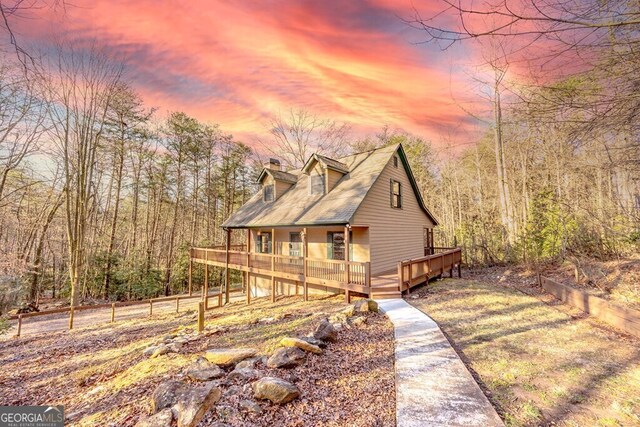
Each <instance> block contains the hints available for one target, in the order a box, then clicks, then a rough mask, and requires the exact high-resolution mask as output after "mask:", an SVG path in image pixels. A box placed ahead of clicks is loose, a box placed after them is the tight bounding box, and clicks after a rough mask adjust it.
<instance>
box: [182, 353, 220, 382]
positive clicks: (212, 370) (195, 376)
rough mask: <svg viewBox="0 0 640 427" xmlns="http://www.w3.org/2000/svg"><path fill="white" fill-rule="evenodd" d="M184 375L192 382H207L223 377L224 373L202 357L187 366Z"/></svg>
mask: <svg viewBox="0 0 640 427" xmlns="http://www.w3.org/2000/svg"><path fill="white" fill-rule="evenodd" d="M186 373H187V376H188V377H189V378H191V379H192V380H194V381H209V380H213V379H216V378H220V377H222V376H223V375H224V371H223V370H222V369H220V367H219V366H218V365H216V364H215V363H211V362H209V361H208V360H207V359H205V358H204V357H202V356H201V357H198V359H197V360H196V361H195V362H193V363H192V364H191V365H189V367H188V368H187V372H186Z"/></svg>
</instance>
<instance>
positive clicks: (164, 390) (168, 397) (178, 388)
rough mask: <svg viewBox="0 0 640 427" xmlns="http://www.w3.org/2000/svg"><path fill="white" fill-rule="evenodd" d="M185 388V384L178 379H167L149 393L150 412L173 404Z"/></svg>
mask: <svg viewBox="0 0 640 427" xmlns="http://www.w3.org/2000/svg"><path fill="white" fill-rule="evenodd" d="M185 389H186V384H185V383H183V382H180V381H167V382H164V383H162V384H160V385H159V386H158V387H156V389H155V390H154V391H153V393H152V394H151V412H152V413H154V414H155V413H156V412H158V411H160V410H162V409H164V408H170V407H171V406H173V404H174V403H175V402H176V401H177V399H178V396H179V395H180V394H182V392H183V391H184V390H185Z"/></svg>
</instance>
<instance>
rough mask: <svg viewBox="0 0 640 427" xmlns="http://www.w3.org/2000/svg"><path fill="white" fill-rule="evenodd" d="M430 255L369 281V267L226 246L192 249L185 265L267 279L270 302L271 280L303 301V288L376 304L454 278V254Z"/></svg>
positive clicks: (459, 258) (454, 251)
mask: <svg viewBox="0 0 640 427" xmlns="http://www.w3.org/2000/svg"><path fill="white" fill-rule="evenodd" d="M436 252H437V253H435V254H432V255H427V256H424V257H421V258H415V259H409V260H403V261H399V262H398V268H397V271H394V272H387V273H384V274H380V275H377V276H375V277H372V276H371V263H370V262H356V261H344V260H331V259H315V258H307V257H299V256H289V255H275V254H263V253H255V252H247V251H246V246H242V245H239V246H232V247H230V248H229V249H228V250H227V249H226V248H225V249H221V248H219V247H216V248H192V249H191V250H190V271H191V268H192V267H191V265H192V264H193V263H198V264H204V265H205V266H209V265H211V266H216V267H223V268H227V270H228V269H234V270H238V271H243V272H246V273H247V274H259V275H263V276H270V277H271V278H272V283H273V287H272V293H273V295H272V297H274V296H275V279H286V280H290V281H293V282H296V283H299V284H301V285H302V286H303V289H304V294H303V295H304V296H305V298H307V295H308V290H307V287H308V284H312V285H321V286H326V287H329V288H333V289H340V290H344V291H345V294H346V297H347V300H349V299H350V297H351V294H352V293H353V292H355V293H358V294H361V295H364V296H367V297H370V298H376V299H385V298H400V297H401V295H402V292H405V291H407V292H410V290H411V288H412V287H413V286H416V285H418V284H420V283H424V282H426V281H428V280H429V279H431V278H432V277H436V276H439V275H442V274H443V273H444V272H446V271H449V272H450V274H451V275H453V269H454V268H455V267H457V268H458V274H460V263H461V261H462V250H461V249H460V248H437V250H436ZM190 277H191V275H190ZM190 286H191V285H190ZM206 287H207V284H206V283H205V288H206ZM247 302H250V296H248V297H247Z"/></svg>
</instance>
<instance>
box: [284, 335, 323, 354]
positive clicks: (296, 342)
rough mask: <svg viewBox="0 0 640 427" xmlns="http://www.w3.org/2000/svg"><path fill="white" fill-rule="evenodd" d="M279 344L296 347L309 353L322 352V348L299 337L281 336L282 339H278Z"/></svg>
mask: <svg viewBox="0 0 640 427" xmlns="http://www.w3.org/2000/svg"><path fill="white" fill-rule="evenodd" d="M280 345H283V346H285V347H298V348H299V349H301V350H304V351H307V352H310V353H316V354H320V353H322V350H321V349H320V347H318V346H317V345H313V344H310V343H308V342H306V341H304V340H301V339H299V338H283V339H282V341H280Z"/></svg>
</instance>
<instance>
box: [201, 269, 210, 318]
mask: <svg viewBox="0 0 640 427" xmlns="http://www.w3.org/2000/svg"><path fill="white" fill-rule="evenodd" d="M202 294H203V296H204V298H203V300H204V309H205V310H207V309H209V303H208V301H209V299H208V298H207V296H208V295H209V264H205V265H204V289H203V290H202Z"/></svg>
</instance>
